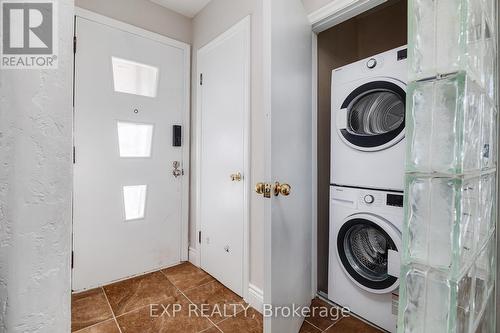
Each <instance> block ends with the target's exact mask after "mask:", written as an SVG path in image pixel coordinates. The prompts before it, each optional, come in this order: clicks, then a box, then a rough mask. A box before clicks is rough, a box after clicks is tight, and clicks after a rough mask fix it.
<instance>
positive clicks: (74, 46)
mask: <svg viewBox="0 0 500 333" xmlns="http://www.w3.org/2000/svg"><path fill="white" fill-rule="evenodd" d="M73 53H74V54H76V36H74V37H73Z"/></svg>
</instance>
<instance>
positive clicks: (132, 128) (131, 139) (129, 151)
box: [117, 121, 153, 157]
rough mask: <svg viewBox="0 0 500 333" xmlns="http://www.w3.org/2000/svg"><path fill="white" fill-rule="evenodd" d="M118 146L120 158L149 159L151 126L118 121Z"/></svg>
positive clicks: (151, 136) (151, 135) (151, 139)
mask: <svg viewBox="0 0 500 333" xmlns="http://www.w3.org/2000/svg"><path fill="white" fill-rule="evenodd" d="M117 127H118V144H119V148H120V157H150V156H151V145H152V141H153V125H149V124H138V123H128V122H122V121H119V122H118V123H117Z"/></svg>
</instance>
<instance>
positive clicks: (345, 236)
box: [337, 214, 401, 294]
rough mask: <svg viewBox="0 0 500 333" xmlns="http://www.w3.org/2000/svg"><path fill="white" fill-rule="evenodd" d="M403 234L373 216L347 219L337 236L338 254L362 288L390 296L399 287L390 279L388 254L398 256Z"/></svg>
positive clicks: (397, 278) (355, 281)
mask: <svg viewBox="0 0 500 333" xmlns="http://www.w3.org/2000/svg"><path fill="white" fill-rule="evenodd" d="M400 248H401V233H400V232H399V231H398V230H396V229H395V227H394V226H393V225H392V224H391V223H390V222H388V221H386V220H385V219H383V218H381V217H377V216H375V215H370V214H356V215H352V216H350V217H349V218H347V219H346V220H345V221H344V223H343V224H342V227H341V228H340V230H339V233H338V236H337V254H338V258H339V261H340V263H341V265H342V268H343V269H344V272H345V273H346V274H347V276H348V277H349V278H350V279H351V280H352V281H353V282H354V283H355V284H357V285H358V286H359V287H360V288H362V289H364V290H366V291H369V292H372V293H376V294H382V293H388V292H391V291H393V290H395V289H396V288H398V286H399V277H394V276H391V275H389V273H388V272H389V271H388V268H389V267H388V266H389V252H391V251H394V252H399V249H400Z"/></svg>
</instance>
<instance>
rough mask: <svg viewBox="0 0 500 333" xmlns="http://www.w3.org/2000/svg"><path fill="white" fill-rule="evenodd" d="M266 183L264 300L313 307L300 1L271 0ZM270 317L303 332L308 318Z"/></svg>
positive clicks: (307, 57)
mask: <svg viewBox="0 0 500 333" xmlns="http://www.w3.org/2000/svg"><path fill="white" fill-rule="evenodd" d="M264 4H265V8H264V11H265V14H266V16H265V27H264V29H265V55H264V57H265V58H264V63H265V79H266V86H265V89H266V90H265V94H266V105H267V110H266V112H267V117H266V119H267V121H268V125H267V127H266V130H267V136H266V138H267V140H266V142H267V156H266V167H267V175H268V176H267V177H268V179H266V181H267V182H270V183H271V184H273V185H274V183H275V182H280V183H286V184H289V185H290V186H291V193H290V195H289V196H283V195H281V194H279V195H278V196H274V194H273V195H271V198H269V199H266V198H264V199H263V200H266V208H267V212H266V220H265V223H264V224H265V240H264V253H265V254H266V257H265V269H264V271H265V280H264V303H265V304H268V305H272V306H274V307H279V306H286V307H292V306H294V305H295V306H309V305H310V302H311V296H312V290H311V288H312V287H311V261H312V260H311V250H312V244H311V243H312V236H311V234H312V232H311V231H312V223H313V221H312V181H313V179H312V164H313V163H312V162H311V161H312V156H313V154H312V137H313V134H312V96H311V95H312V32H311V26H310V24H309V21H308V20H307V18H306V13H305V10H304V8H303V6H302V1H301V0H265V1H264ZM282 313H283V312H278V315H277V316H269V317H266V318H265V320H264V328H265V332H267V333H269V332H272V333H295V332H298V331H299V329H300V326H301V324H302V322H303V318H301V317H297V316H286V311H285V312H284V313H285V316H282V315H280V314H282Z"/></svg>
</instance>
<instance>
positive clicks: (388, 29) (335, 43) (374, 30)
mask: <svg viewBox="0 0 500 333" xmlns="http://www.w3.org/2000/svg"><path fill="white" fill-rule="evenodd" d="M406 11H407V6H406V0H400V1H394V0H390V1H389V2H388V3H386V4H383V5H380V6H378V7H376V8H374V9H372V10H370V11H368V12H366V13H364V14H361V15H359V16H357V17H355V18H352V19H350V20H347V21H345V22H343V23H341V24H339V25H337V26H334V27H333V28H331V29H329V30H326V31H324V32H322V33H320V34H319V35H318V289H319V290H322V291H325V292H326V291H327V288H328V280H327V278H328V246H329V240H328V229H329V227H328V226H329V214H330V207H329V199H328V198H329V191H330V186H329V184H330V135H331V133H330V112H331V110H330V98H331V87H330V86H331V84H330V80H331V72H332V70H333V69H335V68H338V67H342V66H344V65H347V64H350V63H352V62H355V61H358V60H361V59H364V58H367V57H370V56H372V55H375V54H378V53H381V52H384V51H387V50H390V49H393V48H395V47H398V46H402V45H404V44H406V40H407V38H406V34H407V14H406ZM333 89H335V87H334V88H333Z"/></svg>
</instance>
